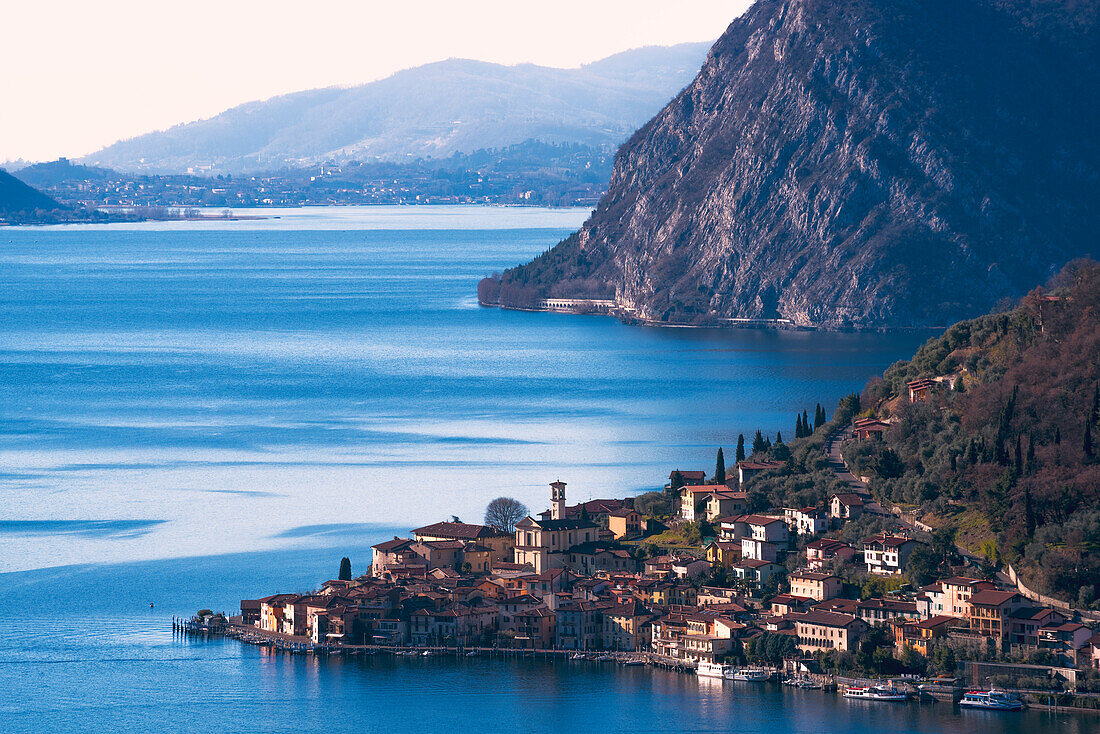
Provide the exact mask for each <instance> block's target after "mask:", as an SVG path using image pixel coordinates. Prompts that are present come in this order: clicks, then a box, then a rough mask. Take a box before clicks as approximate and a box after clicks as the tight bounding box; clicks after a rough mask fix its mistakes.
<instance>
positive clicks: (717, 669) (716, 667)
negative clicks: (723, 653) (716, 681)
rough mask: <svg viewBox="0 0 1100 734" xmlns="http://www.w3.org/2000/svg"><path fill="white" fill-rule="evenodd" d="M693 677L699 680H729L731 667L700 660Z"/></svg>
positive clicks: (731, 672)
mask: <svg viewBox="0 0 1100 734" xmlns="http://www.w3.org/2000/svg"><path fill="white" fill-rule="evenodd" d="M695 675H697V676H699V677H700V678H729V677H730V676H732V675H733V666H730V665H724V664H723V663H711V662H707V661H706V660H700V661H699V665H698V667H696V668H695Z"/></svg>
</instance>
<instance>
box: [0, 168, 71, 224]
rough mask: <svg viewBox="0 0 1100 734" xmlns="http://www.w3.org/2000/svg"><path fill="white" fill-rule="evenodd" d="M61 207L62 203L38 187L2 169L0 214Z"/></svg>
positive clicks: (0, 172) (0, 173) (0, 170)
mask: <svg viewBox="0 0 1100 734" xmlns="http://www.w3.org/2000/svg"><path fill="white" fill-rule="evenodd" d="M61 208H62V207H61V205H60V204H58V203H57V202H56V201H54V200H53V199H51V198H50V197H48V196H46V195H45V194H43V193H42V192H41V191H39V190H38V189H35V188H32V187H30V186H28V185H27V184H25V183H23V182H22V181H20V180H19V179H17V178H16V177H15V176H13V175H11V174H10V173H8V172H7V171H4V170H3V169H0V214H14V213H18V212H33V211H34V210H35V209H46V210H53V209H61Z"/></svg>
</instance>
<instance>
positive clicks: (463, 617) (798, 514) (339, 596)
mask: <svg viewBox="0 0 1100 734" xmlns="http://www.w3.org/2000/svg"><path fill="white" fill-rule="evenodd" d="M767 468H768V467H767V466H766V465H765V464H764V463H753V462H743V463H739V464H738V469H737V472H738V477H737V482H736V486H738V487H740V486H743V482H744V481H748V479H749V478H750V477H751V475H752V473H753V472H756V471H765V470H767ZM673 475H674V476H676V477H677V480H678V481H682V482H683V483H684V484H683V487H682V488H681V490H680V493H681V506H680V520H679V522H693V521H697V520H700V519H704V518H705V519H706V520H708V521H709V522H710V523H711V525H712V527H713V528H714V529H715V533H716V537H714V538H713V539H708V540H707V542H706V543H705V544H704V545H702V547H700V548H697V549H692V550H680V551H677V552H669V553H665V554H663V555H655V556H652V557H648V558H644V557H643V556H644V554H641V553H639V552H638V551H639V550H640V548H641V547H642V546H641V545H640V544H633V545H631V544H629V543H624V541H631V540H637V539H639V536H642V535H643V533H645V532H646V528H645V525H646V524H645V522H644V521H643V519H642V518H641V517H640V516H639V514H638V513H637V512H636V511H635V509H634V507H633V500H632V499H631V498H627V499H607V500H591V501H588V502H584V503H581V504H578V505H572V506H570V505H567V504H566V499H565V484H564V483H563V482H554V483H553V484H551V485H550V486H551V498H550V499H551V503H550V509H549V510H547V511H546V512H544V513H541V514H540V515H539V516H538V517H537V518H536V517H533V516H528V517H526V518H524V519H523V520H521V521H520V522H519V523H517V524H516V526H515V529H514V531H513V532H504V531H501V530H498V529H495V528H492V527H488V526H482V525H471V524H466V523H460V522H439V523H435V524H432V525H427V526H425V527H421V528H417V529H416V530H413V531H412V533H411V537H408V538H394V539H392V540H388V541H385V542H382V543H379V544H377V545H375V546H374V547H373V558H372V564H371V570H370V573H369V574H367V575H364V576H362V577H359V578H357V579H354V580H341V581H337V580H333V581H327V582H325V583H324V584H323V585H322V586H321V588H320V589H319V590H318V591H316V592H312V593H309V594H276V595H273V596H269V597H266V598H263V599H256V600H245V601H242V602H241V611H242V614H243V617H244V621H245V623H247V624H250V625H254V626H255V627H258V628H260V629H261V630H264V631H266V632H268V633H271V634H275V635H285V636H288V637H291V638H294V639H300V640H309V641H312V642H313V643H333V642H339V643H343V644H369V645H392V646H405V645H414V646H453V647H474V646H496V647H509V648H522V649H539V650H545V649H564V650H615V651H633V652H645V653H648V654H651V655H654V656H660V657H661V658H664V659H668V660H670V661H672V660H675V661H683V662H687V663H690V662H692V661H695V662H698V661H708V662H713V661H716V660H720V659H723V658H725V657H726V656H738V655H740V652H741V651H742V649H743V646H744V645H745V643H746V642H747V641H749V640H751V639H753V638H756V637H758V636H761V635H764V634H778V635H788V636H790V637H791V638H792V639H793V640H794V645H795V646H796V647H797V649H798V650H799V651H800V652H801V653H802V654H803V655H807V656H809V655H812V654H814V653H817V652H820V651H826V652H827V651H842V652H843V651H853V650H855V649H856V648H857V647H858V645H859V643H860V641H861V640H862V639H863V637H864V636H865V635H866V634H867V632H868V630H870V629H872V628H874V627H882V628H886V629H889V630H890V631H891V632H892V639H893V641H894V644H895V646H896V650H897V651H898V652H899V653H900V652H901V651H903V650H905V649H906V648H910V649H913V650H916V651H918V652H921V653H922V654H928V653H929V651H930V650H931V648H932V647H933V646H935V645H936V644H937V643H938V642H939V641H942V640H947V639H950V640H954V641H955V642H956V643H961V644H966V645H970V644H972V645H974V646H988V645H989V644H991V643H990V641H992V643H993V644H995V645H997V647H998V649H1001V650H1005V651H1024V652H1027V651H1035V650H1046V651H1049V652H1050V653H1051V655H1052V656H1053V659H1055V660H1056V661H1058V662H1059V663H1060V664H1063V665H1066V666H1081V667H1088V668H1096V669H1100V635H1094V634H1093V630H1092V629H1091V628H1089V627H1088V626H1086V625H1084V624H1082V623H1080V622H1079V621H1075V620H1074V619H1072V618H1071V615H1070V614H1069V613H1068V612H1064V611H1059V610H1056V609H1053V608H1050V607H1045V606H1041V605H1037V604H1035V603H1033V602H1031V601H1029V600H1028V599H1026V598H1024V597H1023V596H1021V595H1020V594H1019V593H1018V592H1017V591H1015V590H1004V589H1001V588H998V587H997V586H996V585H995V584H994V583H992V582H990V581H986V580H981V579H976V578H968V577H952V578H945V579H942V580H940V581H937V582H936V583H933V584H931V585H929V586H926V587H924V588H920V589H911V588H910V589H905V590H902V591H897V592H892V593H887V594H884V595H882V596H881V597H877V598H870V599H859V598H847V597H849V596H852V594H846V593H845V592H846V586H845V584H844V582H843V580H842V579H841V578H840V577H839V576H838V575H836V574H835V573H834V570H836V566H837V563H838V562H844V563H852V564H862V566H863V567H864V568H865V569H866V571H867V573H869V574H872V575H874V576H882V577H896V576H901V575H902V574H904V573H905V571H906V569H907V564H908V562H909V558H910V556H911V555H912V553H913V551H914V550H916V549H917V548H918V547H919V546H920V544H921V541H919V540H918V539H916V538H914V537H911V536H910V535H908V534H906V533H904V532H896V533H890V532H884V533H879V534H876V535H873V536H871V537H868V538H864V539H863V540H862V542H861V543H859V544H858V545H856V546H853V545H850V544H848V543H845V542H842V541H841V540H838V539H836V538H830V537H824V534H825V533H827V532H828V531H830V530H831V529H835V528H837V527H838V526H840V525H843V524H844V523H846V522H849V521H851V520H853V519H855V518H858V517H859V516H860V514H861V513H862V512H863V511H864V507H865V505H866V499H865V498H863V497H861V496H859V495H858V494H836V495H833V496H832V497H830V498H829V501H828V503H827V504H826V506H824V507H821V508H785V509H783V510H782V512H781V513H779V512H776V513H774V514H754V513H751V512H748V509H749V507H748V500H747V496H746V494H745V493H744V492H743V491H740V490H737V489H732V488H731V487H730V486H729V485H728V484H718V485H715V484H706V483H705V482H706V477H705V475H704V474H703V473H702V472H680V471H677V472H674V473H673ZM732 483H733V482H731V484H732ZM800 536H801V538H802V539H803V540H805V539H806V538H813V539H812V540H810V541H809V542H804V543H795V542H794V541H795V540H796V539H798V538H799V537H800ZM793 548H800V550H798V551H795V550H793ZM792 559H795V560H792ZM792 569H793V570H792ZM717 578H720V579H722V580H723V581H724V583H721V584H718V583H715V582H714V580H715V579H717ZM903 589H904V587H903Z"/></svg>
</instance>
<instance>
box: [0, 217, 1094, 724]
mask: <svg viewBox="0 0 1100 734" xmlns="http://www.w3.org/2000/svg"><path fill="white" fill-rule="evenodd" d="M262 213H263V214H271V212H262ZM275 214H277V215H278V218H277V219H264V220H255V221H241V222H201V223H194V222H192V223H173V224H164V223H159V224H141V225H133V226H125V227H120V226H101V227H53V228H8V229H0V315H2V318H0V571H6V572H7V573H0V608H3V609H4V611H5V615H4V619H3V621H2V623H0V690H3V691H4V692H5V693H4V695H3V696H0V731H3V732H9V731H11V732H32V731H33V732H39V731H60V732H88V731H96V732H98V731H149V732H176V731H179V732H207V731H209V732H244V731H249V732H251V731H257V730H260V731H280V732H281V731H294V732H314V731H316V732H322V731H323V732H330V731H334V730H336V731H343V730H356V731H367V732H375V731H378V732H389V731H419V730H424V731H454V732H461V731H471V730H474V729H475V728H476V729H477V730H483V731H488V732H497V731H500V732H505V731H507V732H516V731H570V732H584V731H595V730H603V731H608V732H620V731H621V732H666V731H668V732H672V731H744V732H776V731H805V732H817V731H822V732H825V731H828V732H860V733H863V732H880V731H893V732H918V731H920V732H949V733H954V732H960V733H961V732H978V733H980V734H982V733H985V732H1000V731H1009V732H1029V731H1043V732H1045V731H1066V732H1070V733H1071V734H1076V732H1083V731H1086V728H1084V727H1085V726H1086V725H1091V724H1092V723H1094V722H1093V720H1091V719H1078V718H1074V717H1060V718H1048V717H1047V716H1046V715H1044V714H1039V713H1029V714H1026V715H1025V716H1023V717H1015V718H1003V717H996V716H993V717H991V716H988V715H986V716H983V715H982V714H973V713H970V714H962V713H960V712H959V711H957V710H954V709H952V708H951V707H930V706H926V707H918V706H902V707H865V706H859V705H853V704H852V702H846V701H842V700H837V699H835V698H833V697H828V696H824V695H823V694H820V693H817V692H805V691H789V690H786V689H780V688H766V687H765V688H758V689H752V690H743V689H738V688H736V687H732V686H729V687H726V688H722V687H721V686H719V687H715V686H712V685H708V684H707V682H706V681H700V680H696V679H695V678H693V677H691V676H681V675H676V674H669V673H663V672H654V671H649V670H639V669H633V668H632V669H623V668H615V667H610V666H605V667H600V666H597V665H578V664H568V663H556V664H555V663H548V662H545V661H531V660H526V661H512V660H466V659H462V660H446V659H430V660H409V659H400V660H393V659H383V658H371V659H366V660H342V659H320V660H318V659H312V658H305V657H296V656H290V655H283V654H280V655H270V654H267V653H264V652H261V651H259V650H257V649H255V648H251V647H245V646H242V645H239V644H238V643H236V642H226V641H219V640H215V641H207V642H203V641H194V640H185V639H178V638H173V637H172V635H171V632H170V621H171V617H172V615H174V614H176V615H190V614H192V613H194V612H195V611H196V610H197V609H199V608H202V607H212V608H215V609H222V610H227V611H233V610H234V608H235V606H236V604H237V603H238V602H239V600H240V599H241V598H242V597H243V598H254V597H257V596H261V595H264V594H267V593H273V592H276V591H304V590H307V589H309V588H312V587H314V586H315V585H316V584H317V583H318V582H320V581H321V580H323V579H325V578H329V577H331V576H332V575H334V573H335V571H336V567H337V564H338V562H339V558H340V556H342V555H348V556H350V557H351V558H352V562H353V566H354V568H355V570H356V571H357V572H358V571H360V570H363V569H364V567H365V564H367V563H369V546H370V544H371V543H374V542H378V541H379V540H382V539H385V538H387V537H392V535H393V534H395V533H402V532H404V531H405V530H406V529H407V528H408V527H410V526H413V525H418V524H421V523H425V522H430V521H434V520H439V519H443V518H449V517H450V516H451V515H452V514H453V515H459V516H460V517H462V518H463V519H466V520H477V519H479V518H480V516H481V514H482V511H483V508H484V506H485V504H486V502H487V501H488V500H489V499H491V498H492V497H495V496H498V495H500V494H509V495H513V496H516V497H519V498H520V499H522V500H524V501H525V502H527V503H528V504H529V505H530V506H531V508H532V509H533V510H536V511H537V510H540V509H542V508H543V507H544V506H545V504H546V485H547V483H548V482H550V481H553V480H554V479H556V478H558V477H560V478H562V479H564V480H565V481H567V482H568V483H569V493H570V498H571V499H572V500H577V499H584V498H590V497H595V496H608V495H611V496H615V495H622V494H623V493H628V492H636V491H640V490H644V489H647V488H651V487H654V486H658V485H660V484H661V483H662V482H663V479H664V477H667V475H668V472H669V470H670V469H671V468H674V467H679V468H681V469H695V468H699V469H708V470H710V469H711V468H712V467H713V465H714V464H713V462H714V452H715V449H716V447H717V446H719V445H724V446H725V447H726V448H727V449H728V450H729V451H730V452H732V448H733V445H734V443H735V440H736V436H737V433H738V432H745V433H748V434H750V435H751V432H752V431H753V430H755V429H756V428H757V427H760V428H763V429H765V430H767V431H769V432H770V433H774V431H775V430H777V429H782V430H784V431H785V432H787V434H788V435H790V432H793V424H794V414H795V412H796V411H797V410H801V409H802V408H808V409H809V410H811V411H812V410H813V406H814V403H815V402H816V401H819V400H820V401H822V402H823V403H825V404H826V405H827V406H829V408H830V410H831V408H832V405H834V404H835V402H836V400H837V399H838V398H839V397H840V396H841V395H843V394H845V393H847V392H850V391H852V390H854V389H857V388H858V387H859V386H861V385H862V384H863V382H864V381H865V380H866V379H867V378H868V377H869V376H871V375H873V374H875V373H877V372H879V371H881V370H882V369H883V368H884V367H885V366H886V365H888V364H889V363H890V362H892V361H894V360H896V359H899V358H901V357H904V356H906V355H908V354H909V353H911V352H912V350H913V348H914V347H915V346H916V345H917V344H918V343H919V342H920V341H921V339H922V338H923V336H922V335H914V334H902V335H897V334H893V335H883V334H877V335H876V334H860V335H855V334H817V333H776V332H768V331H711V330H688V329H643V328H631V327H626V326H623V325H621V324H619V323H618V322H616V321H614V320H611V319H607V318H600V317H581V316H561V315H551V314H536V313H519V312H509V311H500V310H495V309H485V308H479V307H478V306H477V304H476V301H475V298H474V293H475V287H476V283H477V280H478V279H479V278H481V277H482V276H484V275H485V274H487V273H490V272H492V271H493V270H499V269H501V268H503V267H507V266H509V265H512V264H516V263H519V262H522V261H524V260H527V259H529V258H530V257H532V256H533V255H535V254H537V253H539V252H541V251H542V250H544V249H546V248H547V247H549V246H551V245H553V244H554V243H555V242H557V241H558V240H559V239H560V238H562V237H563V236H565V235H566V234H568V232H569V231H570V230H571V229H572V228H574V227H576V226H577V225H578V224H580V222H581V221H582V220H583V219H584V217H585V216H586V214H587V213H586V212H584V211H580V210H554V211H550V210H537V209H500V208H492V209H488V208H486V209H480V208H472V207H471V208H447V207H437V208H436V207H433V208H416V209H414V208H385V207H375V208H361V209H355V208H348V209H309V210H286V211H281V212H275ZM155 559H161V560H155Z"/></svg>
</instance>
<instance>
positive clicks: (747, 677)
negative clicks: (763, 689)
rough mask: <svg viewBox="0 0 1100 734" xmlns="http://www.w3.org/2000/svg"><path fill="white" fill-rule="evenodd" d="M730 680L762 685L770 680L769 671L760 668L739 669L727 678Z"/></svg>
mask: <svg viewBox="0 0 1100 734" xmlns="http://www.w3.org/2000/svg"><path fill="white" fill-rule="evenodd" d="M726 677H727V678H729V679H730V680H743V681H748V682H750V683H761V682H763V681H766V680H767V679H768V671H766V670H761V669H760V668H738V669H736V670H734V671H732V672H731V673H729V674H728V675H727V676H726Z"/></svg>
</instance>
